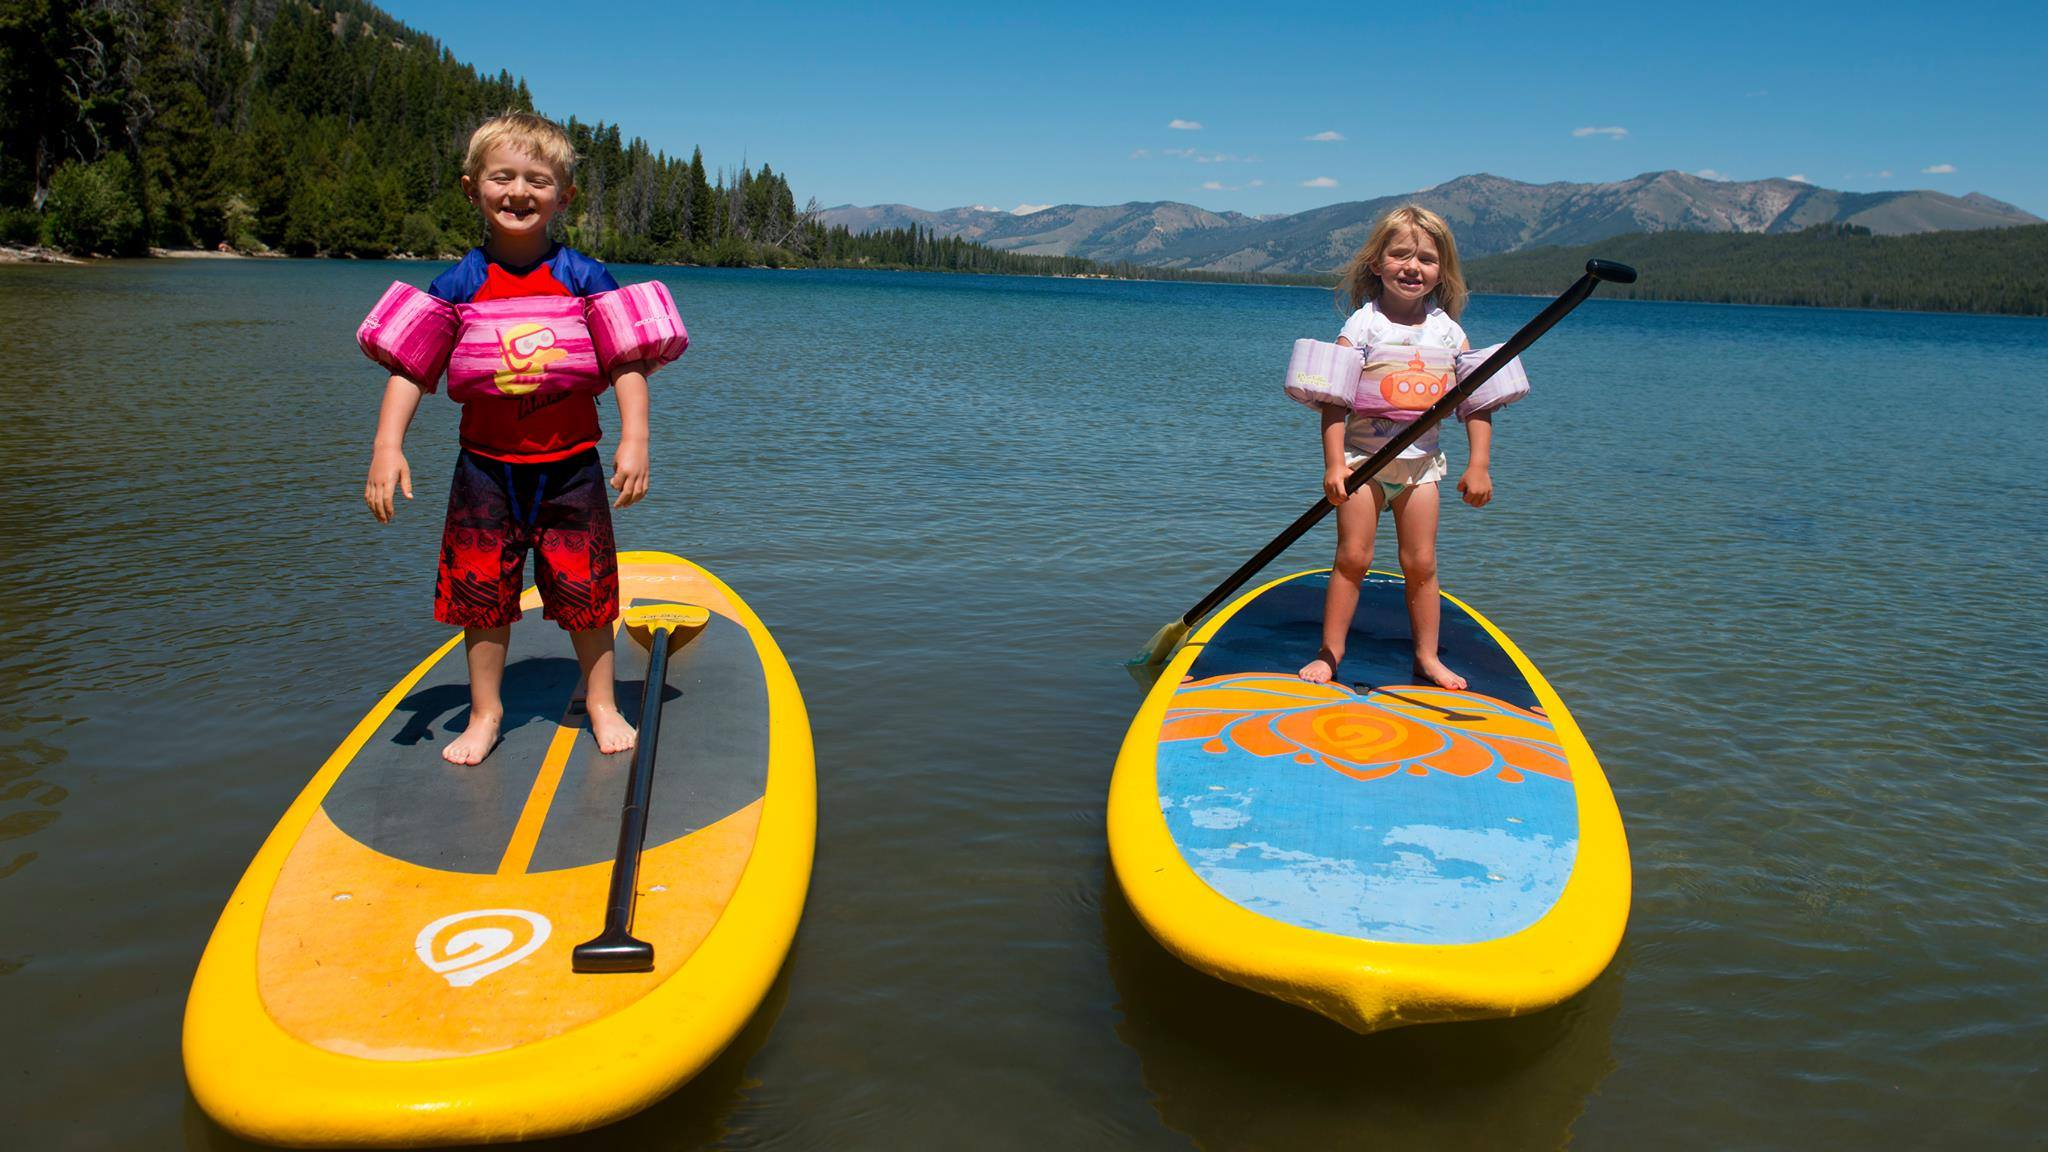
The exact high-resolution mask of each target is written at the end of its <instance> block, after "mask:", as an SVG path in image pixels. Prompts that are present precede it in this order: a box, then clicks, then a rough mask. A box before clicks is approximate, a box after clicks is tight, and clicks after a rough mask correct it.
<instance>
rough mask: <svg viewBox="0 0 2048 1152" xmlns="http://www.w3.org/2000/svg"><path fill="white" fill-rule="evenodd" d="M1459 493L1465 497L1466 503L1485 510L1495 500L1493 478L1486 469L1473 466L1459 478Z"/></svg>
mask: <svg viewBox="0 0 2048 1152" xmlns="http://www.w3.org/2000/svg"><path fill="white" fill-rule="evenodd" d="M1458 491H1459V492H1460V493H1461V494H1463V496H1464V497H1465V503H1467V504H1470V505H1471V506H1473V507H1474V508H1484V507H1486V503H1487V501H1489V500H1491V499H1493V477H1492V475H1490V474H1489V473H1488V472H1487V470H1486V469H1484V468H1481V467H1479V466H1477V465H1473V466H1472V467H1470V468H1467V469H1465V474H1464V475H1463V476H1461V477H1459V478H1458Z"/></svg>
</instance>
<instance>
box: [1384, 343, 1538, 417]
mask: <svg viewBox="0 0 2048 1152" xmlns="http://www.w3.org/2000/svg"><path fill="white" fill-rule="evenodd" d="M1499 348H1500V345H1498V344H1496V345H1494V346H1493V347H1492V348H1475V349H1472V350H1470V351H1466V352H1451V351H1449V350H1446V349H1443V348H1422V347H1412V346H1408V345H1377V344H1376V345H1373V346H1372V347H1369V348H1367V349H1366V350H1365V368H1364V370H1363V371H1362V372H1361V373H1360V374H1359V379H1358V394H1357V399H1356V401H1355V402H1354V403H1353V404H1352V407H1353V408H1354V409H1355V410H1356V411H1357V412H1358V413H1359V414H1360V415H1363V416H1369V417H1371V418H1372V419H1375V420H1392V421H1394V422H1396V423H1400V424H1412V423H1414V421H1415V418H1416V417H1418V416H1420V415H1422V414H1423V413H1424V412H1426V411H1428V410H1429V407H1430V406H1431V405H1432V404H1435V403H1436V402H1437V401H1439V400H1441V399H1443V398H1444V393H1446V392H1449V391H1450V390H1451V389H1453V388H1455V387H1457V386H1458V382H1459V381H1460V380H1463V379H1464V378H1465V377H1467V376H1469V375H1471V374H1472V372H1473V370H1474V369H1476V368H1478V367H1479V366H1480V365H1481V364H1484V363H1485V362H1486V358H1487V357H1488V356H1491V355H1492V354H1493V353H1494V352H1495V351H1497V350H1498V349H1499ZM1528 394H1529V377H1528V375H1527V374H1525V373H1524V372H1523V371H1522V361H1521V359H1520V358H1519V357H1518V358H1516V359H1513V360H1510V361H1508V362H1507V363H1506V364H1503V365H1502V366H1501V369H1500V371H1498V372H1496V373H1494V374H1493V376H1492V377H1491V378H1489V379H1488V380H1487V381H1486V383H1484V384H1481V385H1480V386H1479V388H1478V390H1477V391H1475V392H1473V393H1472V394H1471V395H1470V396H1467V397H1465V399H1464V400H1462V401H1460V402H1459V404H1458V419H1460V420H1470V419H1471V418H1472V417H1474V416H1477V415H1478V414H1480V413H1481V412H1491V411H1493V410H1494V409H1495V408H1499V407H1501V406H1502V405H1505V404H1512V403H1514V402H1515V401H1517V400H1520V399H1521V398H1522V397H1524V396H1527V395H1528Z"/></svg>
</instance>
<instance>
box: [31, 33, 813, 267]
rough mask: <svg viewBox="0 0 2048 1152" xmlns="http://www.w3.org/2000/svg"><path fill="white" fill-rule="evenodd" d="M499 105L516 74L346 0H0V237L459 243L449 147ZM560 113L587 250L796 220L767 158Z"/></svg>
mask: <svg viewBox="0 0 2048 1152" xmlns="http://www.w3.org/2000/svg"><path fill="white" fill-rule="evenodd" d="M508 108H516V109H524V110H532V109H533V100H532V97H531V96H530V95H529V94H528V92H527V90H526V85H525V83H524V82H523V81H520V80H517V79H515V78H513V77H512V76H511V75H510V74H508V73H505V72H502V71H501V72H499V73H497V74H496V75H488V74H483V73H479V72H478V71H477V70H476V69H474V68H472V67H470V66H469V65H467V64H463V63H460V62H458V61H457V60H456V59H455V58H454V57H453V56H452V55H451V54H450V53H449V52H448V51H447V50H446V49H445V48H444V47H442V46H441V45H440V44H438V43H437V42H436V41H434V40H433V39H432V38H430V37H427V36H424V35H421V34H420V33H417V32H414V31H412V30H411V29H408V28H406V27H405V26H404V25H402V24H400V23H398V22H397V21H396V20H393V19H392V18H391V17H389V16H387V15H385V14H384V13H383V12H381V11H379V10H378V9H377V8H375V7H373V6H371V5H369V4H365V3H359V2H356V0H90V2H87V0H0V239H4V240H7V241H9V242H13V243H34V242H35V241H36V240H37V239H39V238H40V239H44V240H47V241H49V242H51V243H53V244H56V245H58V246H60V247H63V248H67V249H71V250H74V251H97V252H107V253H122V254H133V253H137V252H139V251H141V250H142V249H143V248H145V247H147V246H149V245H161V246H165V247H189V246H194V245H197V246H202V247H207V248H212V247H215V246H217V245H219V244H221V243H223V242H225V243H227V244H229V245H231V246H233V247H237V248H243V249H252V250H253V249H263V248H270V249H277V250H280V251H283V252H286V253H290V254H293V255H314V254H321V253H325V254H331V255H354V256H380V255H386V254H390V253H394V252H411V253H417V254H421V255H428V254H433V253H437V252H449V251H458V250H460V249H462V248H466V247H468V246H469V245H470V244H472V243H474V242H475V241H476V240H477V238H478V237H479V235H480V229H481V223H480V221H479V220H478V219H477V216H476V213H475V211H474V210H473V209H472V208H471V207H470V206H469V205H468V204H467V203H466V202H465V201H464V200H463V198H462V195H461V192H460V190H459V188H458V186H457V177H458V176H459V175H460V172H461V164H462V152H463V147H464V145H465V143H466V142H467V140H468V138H469V133H470V131H471V130H472V129H473V128H474V127H475V126H476V125H477V123H478V122H479V121H481V120H482V119H483V118H485V117H486V116H489V115H491V114H493V113H496V112H500V111H503V110H505V109H508ZM541 111H542V112H546V111H547V110H546V109H542V110H541ZM567 123H568V124H569V126H570V130H571V133H572V135H573V136H574V138H575V141H576V146H577V149H578V151H579V152H581V153H582V154H583V156H584V160H583V163H582V164H581V165H580V166H579V168H578V171H577V179H578V182H579V184H580V185H581V187H582V195H581V197H580V199H579V201H578V204H577V206H576V207H575V208H574V209H573V210H572V212H571V213H570V215H569V218H568V225H569V231H570V234H571V237H572V239H573V241H574V242H575V243H577V244H579V245H580V246H582V247H584V248H586V249H588V250H590V251H591V252H593V253H595V254H597V255H599V256H600V257H603V258H606V259H614V260H631V259H640V260H645V259H657V258H660V259H689V260H697V261H702V262H714V261H718V260H720V259H724V260H726V261H727V262H735V261H738V262H751V261H754V260H756V259H759V258H761V257H762V255H763V252H764V250H767V249H773V248H777V247H778V246H786V245H789V244H790V243H791V242H792V239H793V237H794V234H795V233H796V231H797V230H798V227H799V223H800V221H799V218H798V214H797V210H796V207H795V202H794V197H793V195H792V194H791V192H790V188H789V183H788V181H787V180H785V179H783V177H782V176H781V175H779V174H777V173H775V172H774V171H772V170H771V169H770V168H769V166H768V165H766V164H763V165H761V166H760V168H758V169H749V168H747V167H745V166H741V167H738V168H721V169H718V170H715V171H707V170H706V168H705V166H704V161H703V158H702V156H701V155H692V156H691V157H690V158H689V159H688V160H685V159H683V158H681V157H678V156H667V155H664V154H661V153H658V152H654V151H652V150H651V149H649V147H648V146H647V145H646V143H644V142H643V141H641V140H639V139H638V138H634V139H631V140H627V139H624V138H623V136H622V133H621V132H620V130H619V128H618V127H617V126H616V125H605V124H595V125H591V124H581V123H578V122H576V121H575V120H573V119H570V120H568V121H567Z"/></svg>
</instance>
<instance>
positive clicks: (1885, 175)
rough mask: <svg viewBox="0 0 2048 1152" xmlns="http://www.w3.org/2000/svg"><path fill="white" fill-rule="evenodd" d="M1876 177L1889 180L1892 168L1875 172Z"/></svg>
mask: <svg viewBox="0 0 2048 1152" xmlns="http://www.w3.org/2000/svg"><path fill="white" fill-rule="evenodd" d="M1877 178H1878V179H1879V180H1889V179H1891V178H1892V170H1891V169H1889V168H1887V169H1885V170H1884V171H1882V172H1879V173H1878V174H1877Z"/></svg>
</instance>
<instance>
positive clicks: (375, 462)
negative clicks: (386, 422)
mask: <svg viewBox="0 0 2048 1152" xmlns="http://www.w3.org/2000/svg"><path fill="white" fill-rule="evenodd" d="M393 489H396V490H398V491H400V492H403V493H405V498H406V499H407V500H410V499H412V468H411V466H410V465H408V464H406V462H405V453H403V452H401V451H399V450H398V449H396V448H379V449H377V450H376V451H375V452H374V453H372V454H371V456H370V482H369V483H368V484H366V485H364V486H363V502H364V503H366V504H368V505H369V506H370V515H372V516H375V517H376V518H377V523H379V524H389V523H391V516H392V513H393V512H394V511H396V509H395V507H394V506H393V504H392V502H391V493H392V490H393Z"/></svg>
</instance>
